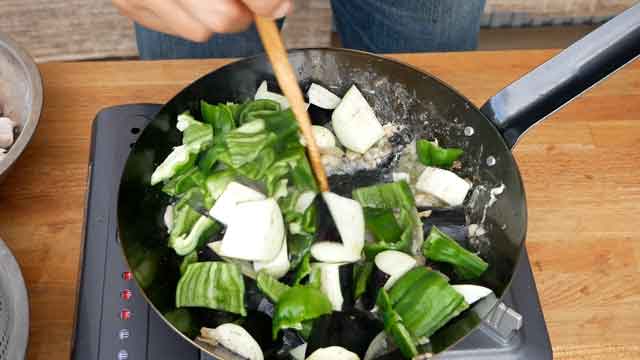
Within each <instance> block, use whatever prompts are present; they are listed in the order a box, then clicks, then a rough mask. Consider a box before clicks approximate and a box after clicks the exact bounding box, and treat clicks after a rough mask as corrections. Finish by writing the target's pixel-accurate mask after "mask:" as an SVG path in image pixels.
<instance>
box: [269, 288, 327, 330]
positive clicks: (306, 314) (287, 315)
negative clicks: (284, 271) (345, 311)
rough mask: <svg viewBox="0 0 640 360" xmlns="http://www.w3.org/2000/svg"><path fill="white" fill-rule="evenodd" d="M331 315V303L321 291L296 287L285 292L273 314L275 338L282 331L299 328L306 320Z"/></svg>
mask: <svg viewBox="0 0 640 360" xmlns="http://www.w3.org/2000/svg"><path fill="white" fill-rule="evenodd" d="M330 313H331V302H330V301H329V299H328V298H327V296H326V295H325V294H323V293H322V291H320V290H319V289H316V288H313V287H309V286H300V285H298V286H294V287H292V288H290V289H289V290H287V291H285V292H284V293H283V294H282V295H281V296H280V300H279V301H278V303H277V304H276V306H275V309H274V312H273V329H272V330H273V338H274V339H276V338H277V336H278V332H279V331H280V329H286V328H290V327H292V326H297V325H298V324H300V323H302V322H303V321H306V320H311V319H315V318H317V317H319V316H322V315H325V314H330Z"/></svg>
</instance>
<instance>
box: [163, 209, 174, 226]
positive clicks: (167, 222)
mask: <svg viewBox="0 0 640 360" xmlns="http://www.w3.org/2000/svg"><path fill="white" fill-rule="evenodd" d="M162 220H163V221H164V226H165V227H166V228H167V233H171V229H172V228H173V205H167V208H166V209H164V215H162Z"/></svg>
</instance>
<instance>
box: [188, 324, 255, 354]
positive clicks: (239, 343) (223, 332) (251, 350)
mask: <svg viewBox="0 0 640 360" xmlns="http://www.w3.org/2000/svg"><path fill="white" fill-rule="evenodd" d="M197 340H199V341H202V342H206V343H208V344H211V345H213V346H218V345H220V346H222V347H224V348H226V349H228V350H229V351H231V352H233V353H235V354H238V355H240V356H242V357H243V358H245V359H249V360H263V359H264V354H263V353H262V349H261V348H260V345H258V342H257V341H256V340H255V339H254V338H253V337H252V336H251V334H249V333H248V332H247V330H245V329H244V328H243V327H242V326H239V325H236V324H233V323H229V324H223V325H220V326H218V327H217V328H215V329H209V328H202V329H200V337H198V338H197Z"/></svg>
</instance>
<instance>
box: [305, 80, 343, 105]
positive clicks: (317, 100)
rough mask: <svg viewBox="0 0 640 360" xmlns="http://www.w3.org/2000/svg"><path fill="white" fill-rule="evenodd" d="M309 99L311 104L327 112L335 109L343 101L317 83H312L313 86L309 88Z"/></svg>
mask: <svg viewBox="0 0 640 360" xmlns="http://www.w3.org/2000/svg"><path fill="white" fill-rule="evenodd" d="M307 97H308V98H309V102H310V103H311V104H313V105H315V106H317V107H320V108H323V109H327V110H333V109H335V108H336V107H337V106H338V104H340V100H341V99H340V97H339V96H338V95H336V94H334V93H332V92H331V91H329V90H328V89H327V88H325V87H323V86H321V85H318V84H316V83H311V86H309V90H307Z"/></svg>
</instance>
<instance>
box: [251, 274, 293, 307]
mask: <svg viewBox="0 0 640 360" xmlns="http://www.w3.org/2000/svg"><path fill="white" fill-rule="evenodd" d="M256 283H257V284H258V289H260V290H261V291H262V292H263V293H264V294H265V295H266V296H267V297H268V298H269V300H271V301H272V302H274V303H277V302H278V300H280V297H281V296H282V294H284V293H285V292H286V291H287V290H289V289H290V288H291V287H290V286H288V285H286V284H283V283H281V282H280V281H278V280H276V279H274V278H273V277H272V276H271V275H269V274H267V273H266V272H264V271H260V272H259V273H258V277H257V279H256Z"/></svg>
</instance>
